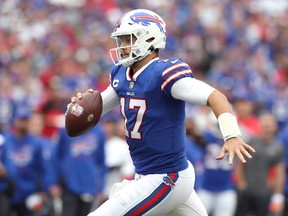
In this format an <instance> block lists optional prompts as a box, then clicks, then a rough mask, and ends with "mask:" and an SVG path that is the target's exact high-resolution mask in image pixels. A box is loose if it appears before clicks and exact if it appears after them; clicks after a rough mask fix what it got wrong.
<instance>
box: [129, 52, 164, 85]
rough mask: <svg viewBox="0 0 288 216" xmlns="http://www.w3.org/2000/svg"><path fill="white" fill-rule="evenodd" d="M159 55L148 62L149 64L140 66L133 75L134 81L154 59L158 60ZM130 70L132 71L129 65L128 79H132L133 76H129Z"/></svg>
mask: <svg viewBox="0 0 288 216" xmlns="http://www.w3.org/2000/svg"><path fill="white" fill-rule="evenodd" d="M158 60H159V57H156V58H153V59H151V60H150V61H149V62H147V64H145V65H144V66H143V67H142V68H140V69H139V70H138V71H137V72H136V73H135V74H134V75H133V77H132V79H133V81H136V79H137V77H138V76H139V75H140V74H141V73H142V72H143V71H144V70H145V69H146V68H147V67H148V66H149V65H150V64H152V63H153V62H154V61H158ZM129 71H130V67H128V68H127V69H126V79H127V80H128V81H131V77H130V76H129Z"/></svg>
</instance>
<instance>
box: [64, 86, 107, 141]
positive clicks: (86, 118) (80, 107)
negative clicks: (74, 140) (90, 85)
mask: <svg viewBox="0 0 288 216" xmlns="http://www.w3.org/2000/svg"><path fill="white" fill-rule="evenodd" d="M102 108H103V106H102V97H101V94H100V93H99V92H98V91H94V92H93V93H91V92H85V93H84V94H83V96H82V98H81V99H78V100H77V101H76V102H75V103H72V104H71V105H70V106H69V108H68V109H67V111H66V113H65V128H66V131H67V134H68V135H69V136H70V137H76V136H80V135H82V134H84V133H86V132H88V131H89V130H91V129H92V128H93V127H94V126H95V125H96V124H97V123H98V121H99V119H100V117H101V114H102Z"/></svg>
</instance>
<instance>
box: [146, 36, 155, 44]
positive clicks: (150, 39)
mask: <svg viewBox="0 0 288 216" xmlns="http://www.w3.org/2000/svg"><path fill="white" fill-rule="evenodd" d="M154 39H155V38H154V37H151V38H149V39H147V40H146V42H147V43H151V42H152V41H153V40H154Z"/></svg>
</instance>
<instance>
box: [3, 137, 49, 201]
mask: <svg viewBox="0 0 288 216" xmlns="http://www.w3.org/2000/svg"><path fill="white" fill-rule="evenodd" d="M4 143H5V153H6V154H7V159H8V161H9V162H8V163H7V164H6V165H7V168H8V174H9V178H10V179H11V180H12V182H13V185H14V193H13V196H12V197H11V203H13V204H18V203H21V202H24V201H25V199H26V198H27V197H28V196H29V195H31V194H32V193H35V192H37V191H39V190H42V189H43V188H42V186H43V185H42V182H41V180H42V179H43V175H45V173H43V171H44V170H45V167H46V166H45V165H44V164H43V163H44V162H45V161H44V160H43V158H42V145H41V143H40V140H39V138H37V137H35V136H33V135H30V134H29V135H27V136H25V137H23V138H18V137H16V136H15V135H14V134H13V133H8V134H7V135H6V136H5V141H4Z"/></svg>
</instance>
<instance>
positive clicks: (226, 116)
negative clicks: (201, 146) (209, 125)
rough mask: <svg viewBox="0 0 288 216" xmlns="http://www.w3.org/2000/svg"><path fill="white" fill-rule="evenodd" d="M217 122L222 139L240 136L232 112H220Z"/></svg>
mask: <svg viewBox="0 0 288 216" xmlns="http://www.w3.org/2000/svg"><path fill="white" fill-rule="evenodd" d="M218 122H219V127H220V130H221V133H222V136H223V139H224V141H226V140H228V139H230V138H233V137H240V136H241V132H240V129H239V126H238V123H237V120H236V117H235V116H234V115H233V114H231V113H228V112H226V113H222V114H221V115H220V116H219V117H218Z"/></svg>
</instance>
